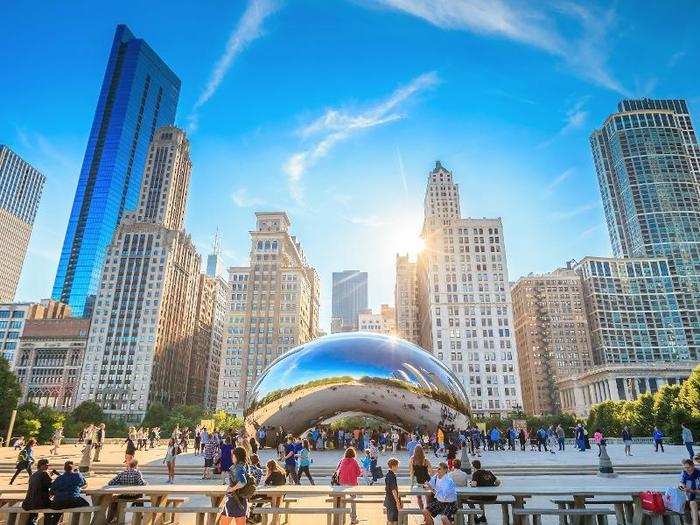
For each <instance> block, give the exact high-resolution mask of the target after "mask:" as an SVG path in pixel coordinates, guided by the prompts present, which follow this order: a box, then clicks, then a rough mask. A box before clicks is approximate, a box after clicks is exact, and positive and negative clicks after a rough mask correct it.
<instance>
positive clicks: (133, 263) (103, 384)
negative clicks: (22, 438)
mask: <svg viewBox="0 0 700 525" xmlns="http://www.w3.org/2000/svg"><path fill="white" fill-rule="evenodd" d="M147 158H148V162H147V164H146V169H145V171H144V175H143V177H142V183H141V192H140V196H139V201H138V205H137V206H136V208H135V210H134V211H131V212H128V213H125V214H124V217H123V218H122V220H121V221H120V223H119V227H118V228H117V231H116V232H115V233H114V236H113V239H112V243H111V244H110V245H109V246H108V248H107V257H106V261H105V265H104V269H103V272H102V279H101V282H100V283H99V287H98V290H99V292H98V295H97V297H96V301H95V307H94V310H93V315H92V324H91V326H90V336H89V338H88V345H87V350H86V353H85V362H84V364H83V368H82V373H81V379H80V387H79V390H78V395H77V398H78V399H77V402H78V403H80V402H81V401H84V400H87V399H91V400H94V401H96V402H97V403H98V404H100V405H101V406H102V408H103V409H104V411H105V413H107V414H108V415H110V416H113V417H120V418H124V419H127V420H129V421H140V420H141V419H142V418H143V416H144V415H145V412H146V409H147V408H148V405H149V404H150V403H152V402H159V403H162V404H163V405H165V406H166V407H167V406H173V405H181V404H184V403H185V401H186V398H187V397H186V396H187V392H188V378H189V376H190V374H189V366H190V357H191V355H192V344H193V336H194V333H195V326H196V318H197V297H198V293H197V291H198V282H199V279H200V269H201V258H200V256H199V254H198V253H197V251H196V250H195V247H194V244H193V243H192V239H191V238H190V236H189V235H187V233H186V232H185V231H184V229H183V226H184V219H185V208H186V204H187V193H188V189H189V182H190V172H191V170H192V164H191V163H190V156H189V142H188V141H187V138H186V137H185V133H184V132H183V131H181V130H179V129H178V128H175V127H173V126H166V127H163V128H160V129H158V130H157V131H156V133H155V136H154V139H153V142H152V143H151V146H150V148H149V151H148V156H147ZM203 388H204V386H203V385H202V384H200V385H198V386H197V389H198V391H199V392H201V391H202V390H203Z"/></svg>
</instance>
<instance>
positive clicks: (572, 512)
mask: <svg viewBox="0 0 700 525" xmlns="http://www.w3.org/2000/svg"><path fill="white" fill-rule="evenodd" d="M537 514H540V515H547V516H598V515H602V514H605V515H613V514H615V511H614V510H612V509H533V508H529V509H513V515H515V516H532V515H537Z"/></svg>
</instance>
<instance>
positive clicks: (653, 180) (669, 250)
mask: <svg viewBox="0 0 700 525" xmlns="http://www.w3.org/2000/svg"><path fill="white" fill-rule="evenodd" d="M591 147H592V149H593V159H594V162H595V167H596V172H597V174H598V181H599V184H600V189H601V194H602V197H603V208H604V210H605V216H606V218H607V222H608V230H609V232H610V239H611V241H612V247H613V253H614V254H615V256H616V257H663V258H665V259H666V260H667V261H668V268H669V271H670V274H671V277H672V280H673V285H674V288H675V292H676V296H677V298H678V303H679V310H680V315H681V320H682V322H683V326H684V328H685V339H686V341H687V344H688V346H689V355H690V358H691V359H693V360H699V359H700V145H699V144H698V140H697V136H696V134H695V130H694V129H693V125H692V122H691V120H690V113H689V112H688V107H687V105H686V102H685V101H684V100H651V99H641V100H623V101H622V102H620V104H619V105H618V112H617V113H614V114H612V115H610V116H609V117H608V118H607V119H606V121H605V123H604V125H603V127H602V128H601V129H599V130H596V131H595V132H594V133H593V134H592V136H591ZM630 300H632V299H630ZM639 301H640V305H641V306H644V307H646V308H659V304H658V303H657V302H656V301H654V300H653V298H652V297H650V296H648V295H644V294H643V295H642V296H641V298H640V299H639Z"/></svg>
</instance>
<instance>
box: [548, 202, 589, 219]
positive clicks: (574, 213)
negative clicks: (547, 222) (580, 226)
mask: <svg viewBox="0 0 700 525" xmlns="http://www.w3.org/2000/svg"><path fill="white" fill-rule="evenodd" d="M599 206H600V204H599V203H598V201H594V202H589V203H587V204H582V205H580V206H576V207H575V208H571V209H569V210H562V211H558V212H554V213H552V218H553V219H555V220H560V221H563V220H568V219H573V218H574V217H578V216H579V215H583V214H585V213H588V212H589V211H591V210H595V209H597V208H598V207H599Z"/></svg>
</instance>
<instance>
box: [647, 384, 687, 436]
mask: <svg viewBox="0 0 700 525" xmlns="http://www.w3.org/2000/svg"><path fill="white" fill-rule="evenodd" d="M680 391H681V386H680V385H664V386H662V387H661V388H660V389H659V391H658V392H656V394H655V395H654V425H656V426H657V427H659V428H660V429H661V431H662V432H663V433H664V434H666V435H670V434H671V432H672V431H673V428H672V425H673V424H672V421H671V412H672V410H673V406H674V403H675V401H676V398H677V397H678V394H679V393H680Z"/></svg>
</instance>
